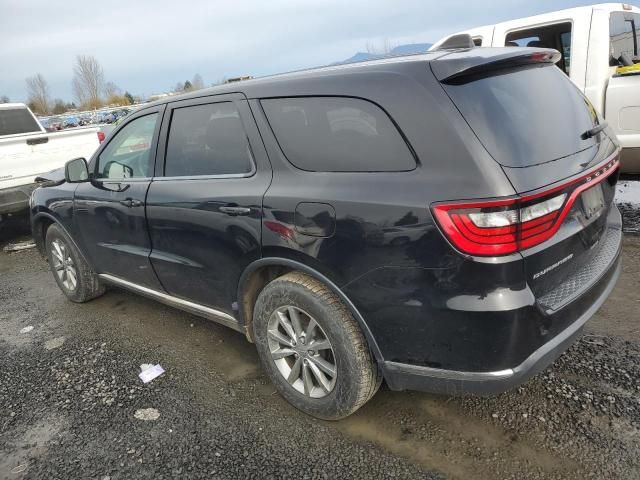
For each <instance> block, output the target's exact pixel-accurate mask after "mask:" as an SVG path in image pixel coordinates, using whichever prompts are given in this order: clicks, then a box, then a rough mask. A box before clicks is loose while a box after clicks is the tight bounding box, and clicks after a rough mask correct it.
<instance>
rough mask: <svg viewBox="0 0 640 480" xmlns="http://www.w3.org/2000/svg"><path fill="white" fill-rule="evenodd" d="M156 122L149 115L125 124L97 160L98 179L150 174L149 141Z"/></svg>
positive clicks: (155, 114)
mask: <svg viewBox="0 0 640 480" xmlns="http://www.w3.org/2000/svg"><path fill="white" fill-rule="evenodd" d="M157 121H158V114H157V113H152V114H150V115H145V116H143V117H138V118H136V119H135V120H132V121H130V122H129V123H127V124H126V125H125V126H124V127H122V129H121V130H120V131H119V132H118V133H117V134H116V135H115V137H113V139H111V140H110V141H109V143H108V144H107V146H106V147H105V149H104V150H103V151H102V153H101V154H100V157H99V158H98V168H97V172H98V178H106V179H123V178H145V177H151V176H152V174H153V160H154V159H153V158H151V144H152V143H151V142H152V141H153V134H154V132H155V128H156V122H157Z"/></svg>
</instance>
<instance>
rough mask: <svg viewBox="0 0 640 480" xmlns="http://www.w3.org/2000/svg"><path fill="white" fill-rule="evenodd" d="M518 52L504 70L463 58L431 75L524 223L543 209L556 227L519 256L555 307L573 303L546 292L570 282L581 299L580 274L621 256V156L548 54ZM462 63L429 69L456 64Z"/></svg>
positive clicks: (524, 246)
mask: <svg viewBox="0 0 640 480" xmlns="http://www.w3.org/2000/svg"><path fill="white" fill-rule="evenodd" d="M512 50H514V51H518V50H519V51H520V52H521V53H520V57H518V53H517V52H514V53H512V54H511V55H512V56H511V57H508V56H507V57H504V56H503V57H502V58H501V59H500V60H499V61H498V62H493V61H492V60H491V59H487V61H486V62H485V63H483V62H479V61H478V59H477V58H476V59H467V65H465V63H464V60H463V59H462V58H458V59H457V65H456V66H455V67H454V68H446V67H445V68H440V69H438V68H434V73H435V74H436V76H439V79H440V80H441V83H442V85H443V88H444V89H445V91H446V92H447V94H448V95H449V97H450V98H451V100H452V101H453V102H454V104H455V105H456V106H457V108H458V110H459V111H460V113H461V114H462V116H463V117H464V118H465V120H466V121H467V123H468V124H469V126H470V127H471V129H472V130H473V132H474V133H475V135H476V136H477V137H478V139H479V140H480V141H481V142H482V144H483V145H484V147H485V148H486V150H487V151H488V152H489V154H490V155H491V156H492V157H493V158H494V160H495V161H496V162H498V163H499V164H500V165H501V166H502V169H503V170H504V172H505V174H506V175H507V177H508V178H509V180H510V181H511V183H512V185H513V186H514V189H515V190H516V192H518V194H519V196H520V198H521V199H522V200H521V204H520V205H521V210H520V212H521V213H520V215H527V216H530V217H531V218H537V216H536V215H537V214H538V213H540V212H539V210H541V209H544V208H551V210H550V211H549V212H550V213H549V212H546V211H545V213H546V215H547V216H546V217H544V218H549V219H550V220H549V221H550V222H551V221H556V222H557V223H556V224H553V225H557V226H556V227H555V228H557V230H555V228H554V230H555V233H554V235H553V236H552V237H551V238H549V239H547V240H546V241H544V242H542V243H539V244H535V243H534V242H531V243H529V242H528V241H527V240H528V238H529V236H530V235H533V231H532V233H529V232H526V231H522V232H521V236H522V238H521V245H522V249H521V253H522V255H523V256H524V257H525V260H526V261H525V265H526V270H527V272H526V273H527V277H528V282H529V285H530V286H531V288H532V290H533V291H534V293H535V294H536V296H538V298H539V299H545V300H543V303H544V302H547V303H545V304H544V306H545V307H548V308H550V309H557V308H561V306H562V305H563V304H566V302H568V301H569V300H570V298H569V297H570V295H564V296H562V298H559V297H558V298H556V297H554V298H548V297H546V296H547V295H548V294H550V293H551V292H553V291H554V290H556V291H557V290H558V289H560V288H563V287H562V286H563V285H565V284H567V283H568V282H573V285H574V287H572V288H574V290H575V291H573V292H572V293H578V290H580V287H581V286H582V287H584V285H578V283H576V282H575V281H574V280H575V278H576V276H577V277H580V276H581V275H582V277H585V274H584V272H583V270H584V269H585V268H587V269H588V267H587V266H588V265H590V264H593V263H594V262H603V265H602V268H605V267H606V266H607V265H608V264H609V263H610V261H611V260H612V259H611V258H609V262H607V261H606V260H602V255H605V256H607V255H609V256H611V255H616V254H617V250H616V249H617V245H618V244H619V235H620V232H619V216H618V215H617V211H612V202H613V196H614V186H615V181H616V179H617V154H618V148H617V144H616V142H615V140H612V138H613V133H612V131H611V129H610V128H609V127H605V125H604V124H601V122H602V120H601V119H599V117H598V116H597V114H596V112H595V110H594V108H593V106H592V105H591V104H590V102H589V101H588V100H587V99H586V98H585V97H584V96H583V95H582V93H580V91H579V90H578V89H577V88H576V87H575V85H573V84H572V83H571V81H570V80H569V79H568V78H567V77H566V76H565V75H564V74H563V73H562V72H561V71H560V69H558V68H555V66H553V62H552V61H549V60H550V59H549V58H546V59H545V53H544V52H545V51H542V50H533V49H515V48H513V49H512ZM498 52H499V51H498ZM547 52H548V51H547ZM456 55H457V54H452V55H451V56H450V57H445V58H444V59H443V60H437V61H435V62H433V65H436V64H438V63H440V62H443V63H445V62H447V59H449V60H454V61H456ZM463 55H464V54H463ZM527 56H528V57H527ZM555 58H557V54H556V55H555ZM541 201H547V202H546V203H545V202H541ZM613 208H614V209H615V207H613ZM554 212H555V213H554ZM523 221H524V220H523ZM540 228H543V227H542V226H540ZM529 245H531V246H530V247H529ZM611 248H613V251H611V252H610V251H609V250H608V249H611ZM581 272H582V273H581ZM600 273H602V272H600ZM597 274H598V272H595V271H589V272H587V276H589V275H591V276H593V275H597ZM585 278H586V277H585ZM592 280H593V279H592ZM587 283H588V282H587Z"/></svg>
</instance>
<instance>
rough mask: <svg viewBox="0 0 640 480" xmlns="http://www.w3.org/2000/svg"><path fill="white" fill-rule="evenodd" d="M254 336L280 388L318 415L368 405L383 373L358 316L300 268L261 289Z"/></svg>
mask: <svg viewBox="0 0 640 480" xmlns="http://www.w3.org/2000/svg"><path fill="white" fill-rule="evenodd" d="M253 328H254V337H255V340H256V346H257V349H258V353H259V355H260V359H261V361H262V364H263V366H264V368H265V370H266V372H267V374H268V375H269V377H270V378H271V381H272V382H273V383H274V385H275V386H276V388H277V389H278V391H279V392H280V394H281V395H282V396H283V397H284V398H285V399H286V400H287V401H289V403H291V404H292V405H293V406H294V407H296V408H298V409H299V410H302V411H303V412H305V413H307V414H309V415H312V416H314V417H317V418H322V419H325V420H338V419H340V418H344V417H346V416H348V415H350V414H352V413H353V412H355V411H356V410H357V409H358V408H360V407H361V406H362V405H364V404H365V403H366V402H367V401H368V400H369V399H370V398H371V397H372V396H373V395H374V394H375V392H376V391H377V390H378V387H379V386H380V381H381V376H380V372H379V371H378V368H377V365H376V364H375V362H374V359H373V357H372V355H371V352H370V351H369V348H368V345H367V342H366V340H365V338H364V335H363V333H362V331H361V330H360V327H359V325H358V322H357V321H356V320H355V319H354V318H353V315H351V312H350V311H349V310H348V309H347V307H346V306H345V305H344V304H343V303H342V302H341V301H340V299H339V298H338V297H337V295H335V294H334V293H333V292H332V291H331V290H329V289H328V288H327V287H326V286H325V285H324V284H322V283H321V282H319V281H318V280H316V279H314V278H312V277H310V276H308V275H305V274H303V273H300V272H292V273H288V274H286V275H284V276H282V277H279V278H277V279H275V280H273V281H272V282H271V283H269V284H268V285H267V286H266V287H265V288H264V289H263V290H262V292H260V295H259V296H258V299H257V301H256V306H255V309H254V322H253Z"/></svg>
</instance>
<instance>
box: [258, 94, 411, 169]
mask: <svg viewBox="0 0 640 480" xmlns="http://www.w3.org/2000/svg"><path fill="white" fill-rule="evenodd" d="M262 106H263V108H264V111H265V113H266V115H267V118H268V120H269V124H270V125H271V128H272V129H273V132H274V134H275V136H276V138H277V140H278V143H279V144H280V147H281V148H282V151H283V152H284V154H285V156H286V157H287V159H288V160H289V161H290V162H291V163H292V164H293V165H295V166H296V167H298V168H300V169H302V170H309V171H317V172H389V171H407V170H413V169H414V168H415V166H416V163H415V160H414V158H413V155H412V153H411V151H410V150H409V147H408V146H407V143H406V142H405V140H404V138H403V137H402V135H400V132H399V131H398V129H397V128H396V126H395V125H394V124H393V122H392V121H391V119H390V118H389V116H388V115H387V114H386V113H385V112H384V111H383V110H382V109H381V108H380V107H378V106H377V105H374V104H373V103H371V102H368V101H366V100H361V99H357V98H342V97H297V98H277V99H267V100H263V101H262Z"/></svg>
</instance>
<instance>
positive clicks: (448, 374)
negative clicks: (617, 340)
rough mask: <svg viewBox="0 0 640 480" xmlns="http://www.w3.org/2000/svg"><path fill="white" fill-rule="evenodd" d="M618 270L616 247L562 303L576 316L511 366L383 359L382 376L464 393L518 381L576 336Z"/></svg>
mask: <svg viewBox="0 0 640 480" xmlns="http://www.w3.org/2000/svg"><path fill="white" fill-rule="evenodd" d="M620 270H621V262H620V252H619V251H618V253H617V255H616V257H615V260H614V261H613V262H612V263H611V265H610V267H609V268H608V269H607V271H606V273H605V274H604V275H603V276H602V277H601V278H600V279H599V281H598V282H596V283H595V284H594V285H593V286H592V287H591V288H589V289H588V290H587V291H586V292H584V293H583V294H582V295H581V296H580V298H579V299H576V300H575V302H574V304H575V305H574V304H570V305H567V306H566V309H567V310H568V313H567V314H568V315H571V313H572V312H575V311H576V310H577V309H580V310H582V313H580V314H579V316H578V317H577V319H575V320H574V321H573V322H572V323H570V324H569V325H568V326H567V327H566V328H565V329H564V330H562V331H561V332H559V333H558V334H557V335H555V336H554V337H553V338H552V339H550V340H549V341H548V342H546V343H544V344H543V345H542V346H540V347H539V348H538V349H537V350H535V351H534V352H533V353H531V354H530V355H529V356H528V357H527V358H526V359H525V360H524V361H523V362H521V363H520V364H518V365H516V366H514V367H512V368H506V369H502V370H497V371H485V372H468V371H454V370H444V369H438V368H430V367H424V366H419V365H410V364H405V363H397V362H391V361H385V362H384V364H383V367H382V368H383V373H384V377H385V380H386V381H387V384H388V385H389V388H391V389H392V390H418V391H428V392H434V393H444V394H449V395H459V394H465V393H472V394H478V395H491V394H496V393H501V392H504V391H506V390H509V389H511V388H513V387H515V386H517V385H519V384H522V383H523V382H525V381H526V380H528V379H529V378H531V377H532V376H533V375H535V374H537V373H539V372H540V371H542V370H544V369H545V368H546V367H547V366H549V365H550V364H551V363H552V362H553V361H554V360H555V359H556V358H558V357H559V356H560V355H561V354H562V353H563V352H564V351H565V350H566V349H567V348H569V346H571V344H572V343H573V342H574V341H575V340H576V339H577V338H578V337H579V336H580V334H581V332H582V329H583V327H584V324H585V323H586V322H587V321H588V320H589V319H590V318H591V317H592V316H593V315H594V314H595V313H596V311H597V310H598V309H599V308H600V306H601V305H602V304H603V303H604V302H605V300H606V299H607V297H608V296H609V293H610V292H611V290H612V289H613V287H614V286H615V284H616V281H617V279H618V277H619V275H620ZM581 304H582V305H581ZM581 307H582V308H581Z"/></svg>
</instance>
